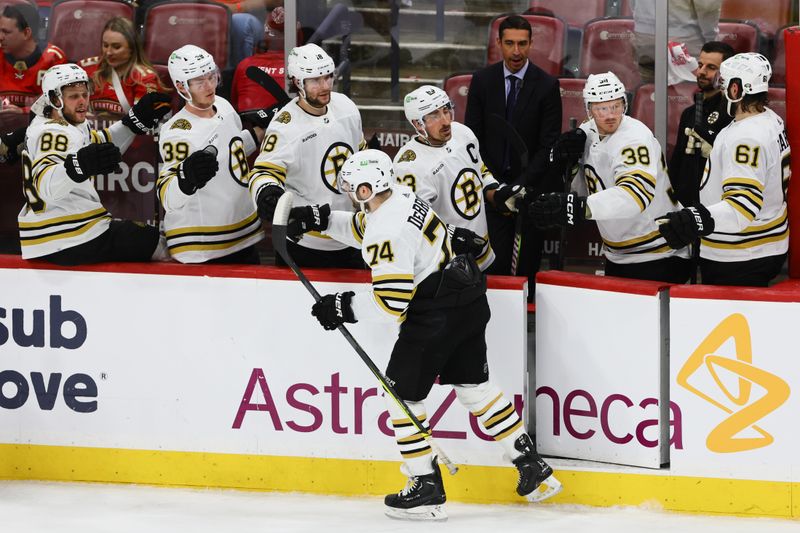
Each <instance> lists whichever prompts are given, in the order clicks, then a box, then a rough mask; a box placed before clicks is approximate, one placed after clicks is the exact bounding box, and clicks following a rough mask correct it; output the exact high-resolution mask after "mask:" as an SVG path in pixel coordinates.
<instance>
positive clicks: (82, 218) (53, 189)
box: [18, 116, 133, 259]
mask: <svg viewBox="0 0 800 533" xmlns="http://www.w3.org/2000/svg"><path fill="white" fill-rule="evenodd" d="M132 140H133V133H131V132H130V131H129V130H128V128H126V127H125V126H124V125H122V123H120V122H117V123H115V124H113V125H112V126H111V127H110V128H107V129H103V130H99V131H95V130H92V129H90V128H89V123H88V122H84V123H83V124H81V125H79V126H73V125H72V124H70V123H68V122H67V121H65V120H63V119H61V118H54V119H50V118H45V117H42V116H37V117H36V118H34V119H33V121H32V122H31V124H30V126H28V131H27V136H26V145H25V148H26V149H25V151H24V152H23V154H22V173H23V188H24V192H25V205H24V206H23V207H22V210H21V211H20V213H19V217H18V222H19V235H20V245H21V248H22V257H23V258H25V259H31V258H34V257H41V256H44V255H50V254H53V253H56V252H59V251H61V250H65V249H67V248H72V247H73V246H77V245H79V244H83V243H85V242H88V241H90V240H92V239H94V238H95V237H97V236H98V235H100V234H102V233H103V232H104V231H106V230H107V229H108V225H109V222H110V221H111V215H110V214H109V213H108V211H106V209H105V207H103V204H102V203H100V197H99V196H98V194H97V190H96V189H95V188H94V178H90V179H88V180H86V181H84V182H81V183H76V182H75V181H73V180H72V179H70V177H69V176H68V175H67V171H66V170H65V168H64V160H65V159H66V157H67V156H68V155H70V154H73V153H75V152H77V151H78V150H80V149H81V148H83V147H84V146H86V145H88V144H89V143H103V142H113V143H114V144H116V145H117V146H119V147H120V149H121V150H123V151H124V150H125V148H127V147H128V146H129V145H130V143H131V141H132Z"/></svg>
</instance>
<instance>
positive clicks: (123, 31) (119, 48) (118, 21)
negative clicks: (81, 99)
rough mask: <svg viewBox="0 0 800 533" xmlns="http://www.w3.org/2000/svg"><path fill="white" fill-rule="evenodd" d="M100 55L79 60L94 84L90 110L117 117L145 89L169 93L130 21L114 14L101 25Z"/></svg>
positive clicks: (142, 94)
mask: <svg viewBox="0 0 800 533" xmlns="http://www.w3.org/2000/svg"><path fill="white" fill-rule="evenodd" d="M101 47H102V48H101V49H102V55H100V56H95V57H90V58H87V59H84V60H82V61H81V62H80V66H81V67H83V69H84V70H85V71H86V74H87V75H88V76H89V79H90V80H91V81H92V83H93V84H94V89H93V91H92V95H91V102H92V109H93V111H94V112H95V114H97V115H99V116H104V115H110V116H111V117H113V118H118V117H119V115H122V114H125V113H127V112H128V110H130V108H131V106H132V105H133V104H135V103H136V102H138V101H139V99H140V98H141V97H142V96H144V95H145V94H147V93H149V92H169V89H167V88H166V87H164V86H163V85H162V84H161V82H160V80H159V79H158V74H156V71H155V69H154V68H153V65H152V64H151V63H150V61H148V59H147V57H146V56H145V53H144V50H142V44H141V42H140V41H139V37H138V36H137V34H136V29H135V28H134V27H133V22H132V21H131V20H129V19H126V18H124V17H114V18H112V19H111V20H109V21H108V22H107V23H106V25H105V27H104V28H103V33H102V37H101Z"/></svg>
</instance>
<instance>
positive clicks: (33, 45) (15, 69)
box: [0, 4, 66, 113]
mask: <svg viewBox="0 0 800 533" xmlns="http://www.w3.org/2000/svg"><path fill="white" fill-rule="evenodd" d="M38 32H39V12H38V10H37V9H36V6H34V5H33V4H30V5H28V4H15V5H6V6H5V7H4V8H3V12H2V14H1V15H0V48H2V53H3V57H2V58H0V99H2V104H3V105H2V107H3V111H4V112H10V113H24V112H27V111H28V110H29V109H30V105H31V104H32V103H33V102H34V101H35V100H36V98H38V97H39V95H41V94H42V87H41V79H42V75H43V73H44V72H45V71H46V70H47V69H49V68H50V67H52V66H53V65H60V64H62V63H66V57H65V55H64V52H63V51H62V50H61V49H60V48H58V47H57V46H53V45H47V46H45V47H44V49H42V48H41V47H40V46H39V45H38V44H37V42H36V37H37V34H38Z"/></svg>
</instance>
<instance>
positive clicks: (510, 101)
mask: <svg viewBox="0 0 800 533" xmlns="http://www.w3.org/2000/svg"><path fill="white" fill-rule="evenodd" d="M507 79H508V84H509V88H508V96H507V97H506V120H511V115H512V114H513V113H514V105H515V104H516V103H517V90H518V88H519V78H518V77H516V76H514V75H513V74H509V75H508V78H507Z"/></svg>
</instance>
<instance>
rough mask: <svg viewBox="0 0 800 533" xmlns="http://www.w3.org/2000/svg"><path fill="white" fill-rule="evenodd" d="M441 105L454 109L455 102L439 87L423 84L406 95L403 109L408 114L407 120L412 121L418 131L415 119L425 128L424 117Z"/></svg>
mask: <svg viewBox="0 0 800 533" xmlns="http://www.w3.org/2000/svg"><path fill="white" fill-rule="evenodd" d="M440 107H447V108H448V109H450V110H452V109H453V103H452V102H451V101H450V97H449V96H447V93H446V92H444V91H443V90H442V89H440V88H439V87H435V86H433V85H423V86H422V87H417V88H416V89H414V90H413V91H411V92H410V93H408V94H407V95H406V97H405V98H404V99H403V111H405V114H406V120H408V121H409V122H410V123H411V126H413V128H414V129H415V130H417V131H419V130H418V126H417V124H415V123H414V122H415V121H419V122H420V123H421V124H422V125H423V128H424V126H425V124H424V122H423V120H422V119H423V117H424V116H425V115H427V114H428V113H431V112H433V111H436V110H437V109H439V108H440Z"/></svg>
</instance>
